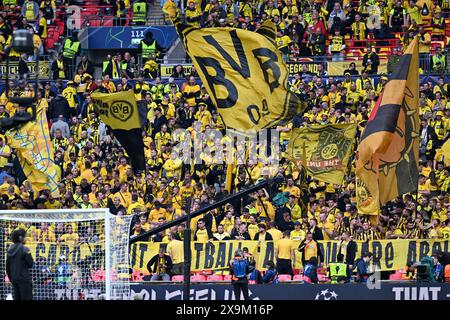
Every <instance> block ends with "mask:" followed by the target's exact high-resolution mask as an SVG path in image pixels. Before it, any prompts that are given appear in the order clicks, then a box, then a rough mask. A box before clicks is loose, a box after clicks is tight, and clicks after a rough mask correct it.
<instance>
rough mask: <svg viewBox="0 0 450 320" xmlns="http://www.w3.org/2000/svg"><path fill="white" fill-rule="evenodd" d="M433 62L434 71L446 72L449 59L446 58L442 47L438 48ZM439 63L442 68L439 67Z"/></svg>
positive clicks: (432, 58)
mask: <svg viewBox="0 0 450 320" xmlns="http://www.w3.org/2000/svg"><path fill="white" fill-rule="evenodd" d="M431 61H432V68H433V70H434V71H441V70H445V68H446V66H447V59H446V58H445V55H443V54H442V48H441V47H436V53H435V54H434V55H433V56H432V57H431ZM439 63H440V66H439V67H438V64H439Z"/></svg>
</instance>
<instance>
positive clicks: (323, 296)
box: [314, 289, 338, 300]
mask: <svg viewBox="0 0 450 320" xmlns="http://www.w3.org/2000/svg"><path fill="white" fill-rule="evenodd" d="M337 298H338V295H337V293H336V292H334V291H330V290H328V289H325V290H322V291H320V293H317V294H316V297H315V298H314V300H337Z"/></svg>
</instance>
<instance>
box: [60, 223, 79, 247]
mask: <svg viewBox="0 0 450 320" xmlns="http://www.w3.org/2000/svg"><path fill="white" fill-rule="evenodd" d="M79 238H80V237H79V236H78V233H75V232H73V228H72V225H70V224H69V225H67V226H66V233H64V234H63V235H62V236H61V238H60V241H61V242H64V243H66V244H69V245H72V246H74V245H76V244H78V240H79Z"/></svg>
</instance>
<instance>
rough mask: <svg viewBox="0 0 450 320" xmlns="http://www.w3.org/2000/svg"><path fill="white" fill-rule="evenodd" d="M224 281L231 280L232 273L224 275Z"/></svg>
mask: <svg viewBox="0 0 450 320" xmlns="http://www.w3.org/2000/svg"><path fill="white" fill-rule="evenodd" d="M223 281H231V274H227V275H226V276H225V277H223Z"/></svg>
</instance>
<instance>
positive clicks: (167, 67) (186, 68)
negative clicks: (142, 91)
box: [160, 63, 194, 78]
mask: <svg viewBox="0 0 450 320" xmlns="http://www.w3.org/2000/svg"><path fill="white" fill-rule="evenodd" d="M178 65H181V66H182V67H183V72H184V74H185V75H186V76H189V75H191V72H192V67H193V66H194V65H193V64H186V63H183V64H162V65H161V66H160V69H161V73H160V76H161V77H165V78H168V77H171V76H172V74H173V73H174V71H175V67H176V66H178Z"/></svg>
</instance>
